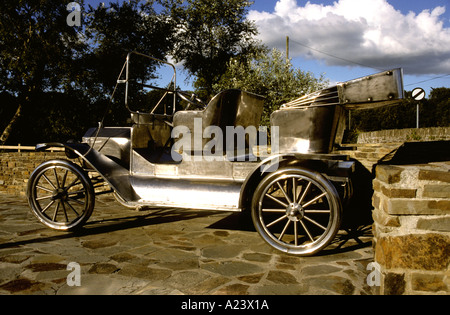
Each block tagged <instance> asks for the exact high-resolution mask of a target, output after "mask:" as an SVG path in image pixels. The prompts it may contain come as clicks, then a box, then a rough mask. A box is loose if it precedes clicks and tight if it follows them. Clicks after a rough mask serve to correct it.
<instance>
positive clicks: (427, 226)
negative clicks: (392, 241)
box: [417, 216, 450, 232]
mask: <svg viewBox="0 0 450 315" xmlns="http://www.w3.org/2000/svg"><path fill="white" fill-rule="evenodd" d="M417 228H418V229H421V230H428V231H439V232H450V216H448V217H439V218H427V217H425V218H419V220H418V221H417Z"/></svg>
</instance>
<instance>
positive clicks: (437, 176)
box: [419, 170, 450, 183]
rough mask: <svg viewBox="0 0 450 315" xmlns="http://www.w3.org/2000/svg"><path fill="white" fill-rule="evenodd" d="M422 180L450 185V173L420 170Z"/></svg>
mask: <svg viewBox="0 0 450 315" xmlns="http://www.w3.org/2000/svg"><path fill="white" fill-rule="evenodd" d="M419 179H420V180H435V181H440V182H445V183H450V172H445V171H437V170H420V171H419Z"/></svg>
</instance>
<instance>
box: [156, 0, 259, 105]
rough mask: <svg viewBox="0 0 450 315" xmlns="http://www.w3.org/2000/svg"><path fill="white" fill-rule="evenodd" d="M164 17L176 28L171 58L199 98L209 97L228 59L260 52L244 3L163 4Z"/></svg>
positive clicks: (192, 0) (193, 0) (195, 0)
mask: <svg viewBox="0 0 450 315" xmlns="http://www.w3.org/2000/svg"><path fill="white" fill-rule="evenodd" d="M162 2H163V5H164V7H165V11H164V13H165V14H166V15H167V16H170V18H171V20H172V21H173V23H174V24H175V25H176V29H177V32H176V42H175V43H174V47H173V50H172V55H173V56H174V58H175V60H176V61H177V62H180V61H182V62H183V64H184V67H185V68H186V69H187V70H188V71H189V73H190V74H192V75H194V76H196V80H195V82H194V86H195V88H196V89H197V93H198V94H199V95H200V96H202V97H209V96H212V93H213V88H212V87H213V85H214V84H216V83H217V82H218V81H219V80H220V77H221V76H222V74H223V73H225V71H226V68H227V63H228V61H229V60H230V59H231V58H236V57H237V56H241V57H245V56H247V55H249V54H250V53H251V52H254V51H257V50H258V49H260V47H261V45H259V44H258V43H257V42H256V41H255V40H254V38H253V37H254V35H256V34H257V29H256V26H255V25H254V24H253V23H252V22H250V21H249V20H247V19H246V14H247V8H248V7H249V5H250V4H251V3H250V2H249V1H247V0H228V1H217V0H163V1H162Z"/></svg>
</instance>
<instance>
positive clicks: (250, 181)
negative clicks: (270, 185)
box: [239, 153, 295, 212]
mask: <svg viewBox="0 0 450 315" xmlns="http://www.w3.org/2000/svg"><path fill="white" fill-rule="evenodd" d="M292 159H295V155H294V154H293V153H292V154H277V155H273V156H269V157H268V158H266V159H264V160H263V161H261V163H259V164H258V165H257V166H255V167H254V168H253V169H252V170H251V171H250V173H249V174H248V175H247V178H246V179H245V181H244V183H243V184H242V186H241V193H240V196H239V208H240V209H241V210H242V211H243V212H244V211H246V210H247V209H248V208H249V205H250V203H251V201H252V198H253V192H254V191H255V189H256V186H258V184H259V182H260V181H261V179H262V178H263V177H264V176H266V175H268V174H270V173H271V172H274V171H276V170H277V169H278V168H279V167H280V165H284V164H286V160H292Z"/></svg>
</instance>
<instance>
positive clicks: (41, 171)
mask: <svg viewBox="0 0 450 315" xmlns="http://www.w3.org/2000/svg"><path fill="white" fill-rule="evenodd" d="M27 195H28V203H29V205H30V207H31V210H32V212H33V214H34V215H35V216H36V217H37V218H38V219H39V221H40V222H42V223H43V224H45V225H46V226H48V227H50V228H52V229H55V230H73V229H75V228H77V227H80V226H82V225H83V224H84V223H86V221H87V220H88V219H89V217H90V216H91V214H92V211H93V209H94V203H95V194H94V188H93V186H92V183H91V180H90V179H89V176H88V175H87V174H86V172H85V171H83V169H82V168H81V167H79V166H78V165H76V164H74V163H72V162H70V161H66V160H52V161H47V162H44V163H42V164H41V165H39V166H38V167H37V168H36V169H35V170H34V171H33V173H32V174H31V176H30V179H29V181H28V191H27Z"/></svg>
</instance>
